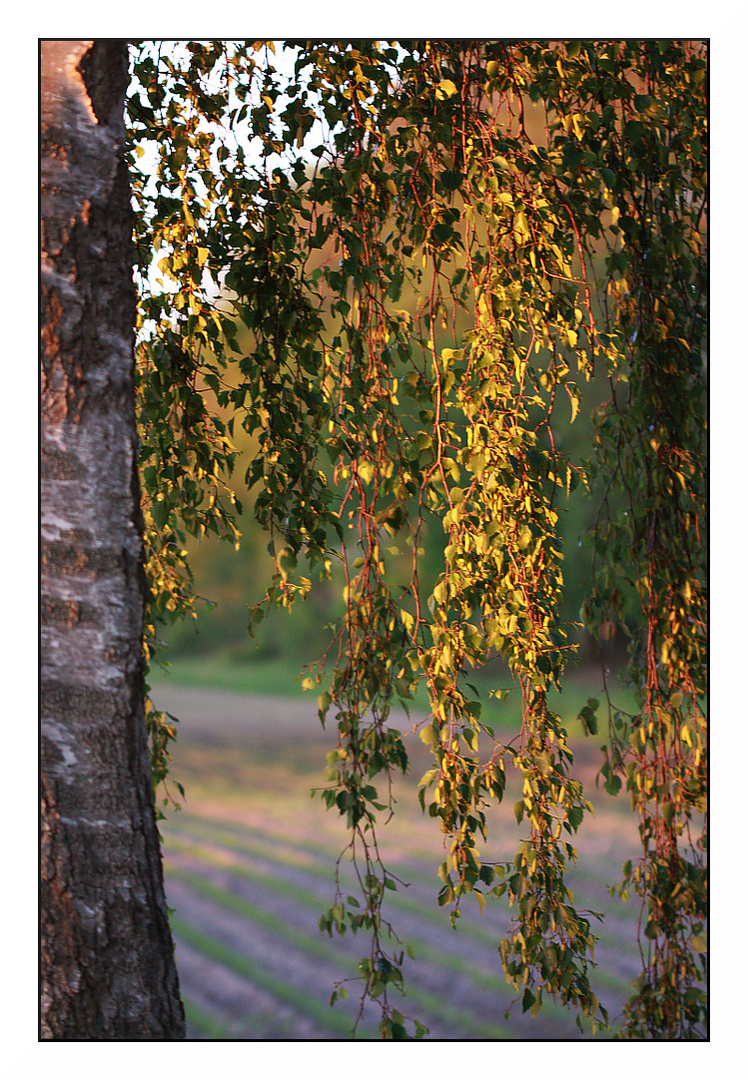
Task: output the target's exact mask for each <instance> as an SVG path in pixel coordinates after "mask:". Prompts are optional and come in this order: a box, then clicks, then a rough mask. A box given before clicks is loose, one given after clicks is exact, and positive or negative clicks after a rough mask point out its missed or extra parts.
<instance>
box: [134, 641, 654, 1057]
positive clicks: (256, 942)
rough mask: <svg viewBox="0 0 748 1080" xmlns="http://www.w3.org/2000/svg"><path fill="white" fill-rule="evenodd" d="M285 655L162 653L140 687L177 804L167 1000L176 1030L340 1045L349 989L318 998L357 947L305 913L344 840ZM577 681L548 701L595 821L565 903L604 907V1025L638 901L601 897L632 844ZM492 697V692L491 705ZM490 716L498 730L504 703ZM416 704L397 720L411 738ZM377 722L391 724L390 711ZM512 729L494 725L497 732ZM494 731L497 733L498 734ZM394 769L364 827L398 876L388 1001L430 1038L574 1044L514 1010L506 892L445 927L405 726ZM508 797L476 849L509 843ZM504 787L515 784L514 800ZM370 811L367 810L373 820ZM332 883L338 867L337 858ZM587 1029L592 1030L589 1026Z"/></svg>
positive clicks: (320, 743) (309, 717) (512, 829)
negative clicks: (171, 717) (166, 725)
mask: <svg viewBox="0 0 748 1080" xmlns="http://www.w3.org/2000/svg"><path fill="white" fill-rule="evenodd" d="M294 671H295V669H294V666H293V664H292V663H291V662H289V661H285V662H280V661H276V662H275V663H273V662H270V661H267V662H255V663H244V664H237V663H233V664H232V663H231V662H229V661H227V660H226V659H225V658H224V659H223V660H221V659H220V658H218V659H217V658H213V659H212V660H198V659H196V658H192V659H184V658H182V659H181V660H180V659H179V658H178V657H176V658H175V659H174V663H173V668H172V672H171V675H170V676H169V677H168V678H166V679H159V680H158V682H156V683H154V688H153V698H154V702H155V704H156V705H157V706H158V707H160V708H164V709H167V710H169V711H170V712H172V713H174V714H175V715H176V716H177V717H179V719H180V723H179V736H178V740H177V743H176V748H175V750H174V754H173V764H172V770H171V776H172V780H173V781H178V782H179V783H181V784H182V785H183V786H184V789H185V793H186V798H184V799H182V798H181V796H179V795H178V794H177V792H176V790H175V789H174V787H173V784H172V792H173V794H175V795H176V797H177V799H178V801H179V802H180V803H181V808H180V809H179V810H174V809H169V810H167V820H166V821H164V822H162V826H161V827H162V833H163V836H164V859H165V870H166V882H167V900H168V903H169V906H170V908H171V909H172V924H173V929H174V934H175V939H176V947H177V960H178V967H179V972H180V979H181V986H182V994H183V998H184V1000H185V1007H186V1011H187V1017H188V1026H189V1037H190V1038H193V1039H339V1038H347V1037H348V1036H349V1035H350V1031H351V1027H352V1024H353V1021H354V1018H355V1014H356V1011H357V1009H358V1000H359V993H358V984H357V983H356V982H351V983H348V984H347V985H348V987H349V996H348V999H347V1000H346V1001H339V1002H338V1003H337V1004H336V1005H335V1006H334V1007H333V1008H331V1007H330V1006H329V998H330V994H331V992H332V990H333V988H334V984H335V983H336V982H338V981H340V980H342V979H351V978H355V975H356V970H355V964H356V961H357V960H358V959H359V958H360V957H362V956H364V955H366V953H367V941H366V939H365V938H361V937H351V935H350V934H346V935H345V937H344V938H343V939H340V938H337V937H335V938H333V939H329V938H327V937H326V936H324V937H323V935H322V934H321V933H320V930H319V928H318V925H317V921H318V919H319V916H320V915H321V914H322V912H323V911H325V910H326V909H327V908H328V907H329V906H330V905H331V904H332V903H333V902H334V893H335V883H334V874H335V863H336V860H337V859H338V856H339V855H340V853H341V851H342V850H343V849H344V847H345V845H346V843H347V838H346V830H345V822H344V820H343V819H342V818H341V817H340V816H339V815H338V814H337V811H335V812H328V811H326V810H325V807H324V804H323V802H322V800H321V799H320V798H319V797H314V798H312V797H311V795H310V792H311V789H312V788H314V787H320V786H323V783H324V781H323V772H324V768H325V765H326V761H325V756H326V753H327V751H329V750H330V749H332V748H333V747H334V746H335V743H336V735H335V731H334V727H333V730H327V731H324V730H323V729H322V727H321V724H320V721H319V719H318V717H317V708H316V694H315V693H314V692H312V693H306V694H302V692H301V689H300V685H299V683H298V682H296V681H295V679H294ZM598 689H599V687H597V686H596V685H594V681H593V679H592V680H591V678H582V677H581V676H578V677H577V678H576V679H573V680H571V681H570V682H569V685H568V687H567V689H566V690H565V691H564V693H563V695H561V698H560V699H558V700H557V702H556V707H557V708H558V710H559V712H560V713H561V715H562V716H563V717H564V718H565V720H566V721H567V724H568V728H569V732H570V742H571V746H572V748H573V749H574V752H575V759H576V760H575V772H576V775H578V776H579V777H580V778H581V779H583V781H584V782H585V787H586V790H587V794H588V797H589V798H590V799H591V801H592V803H593V805H594V807H595V817H594V818H589V819H588V820H586V821H585V822H584V823H583V826H582V829H581V831H580V834H579V836H578V838H577V847H578V850H579V862H578V865H577V867H576V868H574V869H573V870H572V872H571V874H570V882H571V884H572V888H573V890H574V894H575V900H576V903H577V907H578V908H580V909H589V910H593V911H597V912H604V913H605V919H604V921H603V922H602V923H597V922H596V920H593V924H595V926H596V927H597V929H596V933H597V934H598V937H599V939H600V940H599V944H598V947H597V953H596V960H597V961H598V967H597V968H596V970H595V973H594V978H593V987H594V989H595V992H596V994H597V995H598V997H599V998H600V1000H601V1002H602V1003H603V1004H604V1005H605V1006H606V1007H607V1008H608V1010H609V1012H610V1015H611V1019H615V1016H616V1015H617V1013H618V1012H619V1011H620V1008H621V1005H622V1004H623V1002H624V1000H625V999H626V998H627V997H628V993H629V986H630V983H631V981H632V980H633V979H634V978H635V977H636V974H637V969H638V963H639V956H638V948H637V945H636V927H637V919H638V914H639V912H638V903H637V902H636V901H635V900H633V899H632V900H631V901H629V902H628V903H627V904H623V903H621V901H620V900H618V899H617V898H614V897H611V896H610V895H609V893H608V890H607V886H608V885H610V884H612V883H614V882H615V881H617V879H618V877H619V875H620V867H621V863H622V862H623V861H624V860H625V859H627V858H631V857H632V856H635V855H636V841H637V837H636V826H635V822H634V820H633V819H632V818H631V815H630V813H629V812H628V809H629V807H628V800H627V798H626V797H625V796H623V797H621V796H619V797H618V798H617V799H612V798H610V797H609V796H607V795H606V794H605V792H604V791H603V790H602V788H600V789H597V788H596V786H595V774H596V772H597V769H598V768H599V764H600V755H599V751H598V749H597V748H598V746H599V744H600V742H601V741H602V736H600V735H598V736H593V737H586V736H584V735H583V734H582V731H581V727H580V725H579V722H578V721H577V719H576V715H577V713H578V710H579V708H580V707H581V705H583V704H584V702H585V700H586V698H587V697H588V696H589V695H590V694H592V693H594V692H595V691H596V690H598ZM494 708H495V709H496V710H498V709H499V706H498V704H496V705H495V706H494ZM503 710H504V712H503V715H502V716H501V717H500V718H499V717H498V716H492V717H491V719H492V722H494V723H496V722H497V720H498V721H499V726H500V727H501V726H503V727H505V728H508V729H511V728H512V726H513V725H512V721H513V717H512V706H511V701H510V702H509V703H507V704H506V705H505V706H503ZM425 715H426V711H425V710H423V709H421V711H420V712H419V707H418V705H417V706H416V708H415V709H414V711H413V713H412V714H411V717H410V719H409V718H408V717H406V716H405V714H402V715H400V716H398V717H397V719H396V722H397V725H398V726H399V728H400V730H401V731H403V732H412V729H413V727H414V726H415V725H416V724H417V722H418V720H419V719H423V718H424V717H425ZM393 722H394V721H393ZM515 732H516V727H515V728H514V730H513V731H511V730H509V731H508V733H507V737H511V735H512V734H514V733H515ZM497 736H498V737H499V738H501V732H500V731H498V730H497ZM405 741H406V745H407V747H408V750H409V753H410V754H411V757H412V767H411V773H410V775H409V776H408V777H406V778H401V779H399V780H397V781H396V782H395V785H394V792H395V797H396V799H397V807H396V814H395V816H394V817H393V819H392V820H391V821H390V822H389V823H388V824H387V825H386V826H384V825H383V826H382V827H381V830H380V843H381V846H382V854H383V859H384V862H385V864H386V865H387V866H388V868H389V869H390V870H391V871H392V872H393V873H394V874H395V875H397V877H398V878H400V879H401V880H402V881H403V882H405V883H407V885H399V886H398V890H397V891H396V892H392V893H391V894H390V895H389V897H388V902H387V905H386V913H387V914H388V916H389V919H390V921H391V922H392V923H393V925H394V928H395V930H396V931H397V932H398V934H399V935H400V937H401V938H402V940H403V942H404V943H407V944H411V945H412V946H413V947H414V949H415V959H414V960H409V959H408V958H407V957H406V961H405V981H406V989H407V998H405V999H400V998H399V995H397V998H398V1000H393V1004H394V1005H395V1007H396V1008H398V1009H399V1010H400V1011H401V1012H402V1013H403V1014H404V1015H406V1016H407V1015H412V1016H415V1017H417V1018H418V1019H419V1020H420V1021H421V1022H423V1023H424V1024H426V1026H428V1027H429V1029H430V1035H429V1038H432V1039H574V1038H580V1037H589V1034H588V1033H586V1035H585V1036H581V1035H580V1032H579V1030H578V1029H577V1027H576V1025H575V1023H574V1018H573V1016H572V1015H571V1014H569V1013H567V1012H566V1011H565V1010H563V1009H562V1008H560V1007H557V1006H555V1005H553V1003H550V1002H549V1003H548V1004H546V1005H545V1006H544V1008H543V1009H542V1011H541V1012H540V1013H539V1015H538V1016H537V1017H536V1018H535V1019H531V1018H530V1014H529V1013H527V1014H525V1015H523V1014H522V1011H521V1006H520V1005H519V1004H517V1005H516V1006H515V1007H514V1009H513V1010H512V1012H511V1014H510V1017H509V1019H505V1017H504V1012H505V1010H506V1008H507V1006H508V1005H509V1004H510V1002H511V1000H512V997H513V991H512V990H511V988H510V987H508V985H507V984H506V982H505V980H504V976H503V972H502V969H501V962H500V957H499V954H498V951H497V948H498V943H499V940H500V937H501V935H502V933H503V931H504V930H505V929H506V928H507V926H508V924H509V918H510V913H509V911H508V909H507V906H506V904H505V902H504V901H503V900H502V901H498V902H497V901H495V900H494V901H493V902H489V903H488V904H487V905H486V909H485V912H484V914H483V916H481V915H480V914H479V911H478V908H477V904H475V903H472V904H466V905H465V906H464V908H463V912H462V916H461V918H460V920H459V927H458V929H457V930H452V929H451V927H450V924H449V918H448V914H447V911H446V910H445V909H442V908H439V907H438V905H437V901H436V895H437V892H438V890H439V887H440V884H441V883H440V882H439V881H438V878H437V874H436V870H437V867H438V865H439V863H440V862H442V861H443V859H444V853H443V849H442V836H441V833H440V832H439V829H438V826H437V825H436V823H435V822H434V821H433V820H432V819H431V818H429V817H428V815H424V814H423V813H422V811H421V809H420V806H419V804H418V801H417V798H416V785H417V781H418V779H419V778H420V776H421V775H422V773H423V772H424V771H425V770H426V768H428V767H429V765H430V759H429V756H428V752H427V750H426V748H425V747H424V746H423V744H422V743H421V741H420V739H419V738H418V736H417V734H413V733H411V734H408V735H406V740H405ZM511 796H512V791H511V790H510V787H508V789H507V793H506V796H505V801H504V803H503V804H502V806H500V807H497V808H496V809H495V810H494V811H493V812H492V814H491V817H490V831H489V842H488V844H487V845H486V846H485V847H484V848H483V849H482V852H481V856H482V858H484V859H485V860H493V859H500V858H507V857H511V856H513V854H514V853H515V851H516V842H517V840H518V839H519V837H520V834H521V831H520V829H519V828H518V827H517V825H516V823H515V820H514V817H513V815H512V811H511V805H512V801H513V799H512V797H511ZM515 797H516V796H515ZM384 816H385V815H383V817H384ZM342 865H343V871H342V873H343V880H344V881H345V880H346V875H347V877H348V880H351V879H350V870H349V867H348V866H347V864H346V863H345V859H344V860H343V864H342ZM377 1020H378V1013H377V1011H376V1010H375V1009H372V1008H371V1007H368V1008H367V1011H366V1012H365V1014H364V1017H363V1019H362V1022H361V1023H360V1025H359V1028H358V1032H357V1036H358V1037H364V1038H365V1037H376V1023H377ZM603 1037H604V1036H603Z"/></svg>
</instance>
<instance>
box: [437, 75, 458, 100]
mask: <svg viewBox="0 0 748 1080" xmlns="http://www.w3.org/2000/svg"><path fill="white" fill-rule="evenodd" d="M456 93H457V87H456V86H455V84H454V83H453V82H452V80H451V79H442V81H441V82H440V83H439V86H438V88H437V91H436V96H437V97H438V98H439V100H440V101H444V99H445V98H449V97H453V95H454V94H456Z"/></svg>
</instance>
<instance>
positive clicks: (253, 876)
mask: <svg viewBox="0 0 748 1080" xmlns="http://www.w3.org/2000/svg"><path fill="white" fill-rule="evenodd" d="M206 839H207V840H208V841H209V842H210V841H212V842H213V843H216V844H218V845H219V846H221V847H225V848H227V849H228V850H229V851H239V852H244V853H247V854H260V855H261V856H264V857H267V858H270V859H271V860H272V861H274V862H277V863H279V864H283V865H289V866H293V867H295V868H299V869H301V870H303V872H304V873H308V874H309V876H310V877H314V878H316V879H317V880H322V879H323V878H327V872H326V871H325V870H323V869H320V868H319V867H315V866H309V865H303V866H300V864H299V863H298V862H297V861H296V860H294V858H293V855H289V854H282V853H281V852H278V851H277V850H275V849H272V848H271V847H270V845H264V844H262V842H261V841H259V842H256V841H248V840H242V841H239V840H234V839H230V840H229V839H228V838H227V839H225V840H224V839H221V840H213V839H212V837H210V836H208V837H206ZM171 845H172V848H173V850H174V851H182V852H185V853H193V854H195V855H196V856H197V857H198V858H199V859H200V860H201V861H202V862H204V863H206V864H208V865H211V866H222V867H224V868H225V869H227V870H229V871H230V872H231V873H234V874H236V875H237V877H240V878H243V879H244V880H247V881H252V882H254V883H255V884H258V885H261V886H264V887H266V888H268V889H271V890H273V891H277V889H278V885H279V883H278V880H277V879H276V878H274V877H271V876H269V875H267V874H263V873H261V872H260V871H258V870H253V869H251V868H250V867H247V866H236V865H235V864H232V865H230V866H226V864H225V863H223V862H222V860H221V858H220V856H218V855H214V854H212V853H210V852H207V851H205V849H204V848H202V847H199V846H198V845H195V844H190V843H189V842H187V841H184V840H177V839H176V838H172V840H171ZM198 852H199V854H198ZM342 885H345V882H342V881H341V886H342ZM350 888H353V886H352V885H351V886H350ZM281 891H282V892H284V893H285V895H287V896H288V897H290V898H292V899H294V900H296V901H297V902H299V903H300V904H302V905H303V906H304V907H306V908H310V907H311V906H312V905H311V904H310V897H309V894H308V893H307V892H306V891H305V890H304V889H302V888H301V887H299V886H297V885H293V884H291V883H284V884H283V886H282V890H281ZM387 901H388V904H390V905H391V906H392V908H393V909H395V910H399V911H402V912H403V913H406V914H411V915H413V916H415V917H417V918H418V919H419V920H424V921H428V922H430V923H431V925H438V926H441V925H443V923H444V918H443V917H442V916H440V912H439V911H438V910H437V909H433V910H432V908H430V907H429V906H428V905H426V904H424V903H423V902H421V901H418V900H411V899H410V898H408V897H406V896H403V895H402V894H401V893H396V894H395V895H391V896H388V897H387ZM594 929H595V933H596V935H597V937H598V938H599V941H600V943H601V944H603V943H605V944H611V945H616V944H619V945H620V941H619V939H618V938H617V937H616V936H615V935H613V934H609V933H607V931H606V928H605V923H603V924H602V926H601V927H598V926H595V928H594ZM458 932H459V933H460V934H461V935H467V936H468V937H470V938H472V939H473V940H474V941H476V942H477V943H479V944H480V945H483V946H485V947H486V948H487V949H489V948H490V949H491V950H494V949H497V948H498V946H497V943H496V936H495V934H492V933H491V931H490V930H484V929H483V928H482V927H480V926H476V925H475V924H472V923H462V924H461V925H460V928H459V931H458ZM632 952H633V950H632ZM418 953H419V956H420V957H421V958H422V959H424V960H426V961H430V962H431V963H433V964H435V965H436V966H437V967H440V968H446V969H447V970H451V971H453V972H455V973H456V974H467V975H469V976H470V977H471V978H472V980H473V981H474V982H475V983H476V984H478V985H479V986H481V987H482V988H483V989H485V990H487V991H490V992H492V993H499V994H501V993H502V992H504V993H507V992H508V989H509V988H508V984H507V983H506V981H505V979H504V978H503V977H501V976H494V975H488V974H484V973H482V972H480V971H477V970H475V969H474V968H473V967H472V966H471V965H470V964H469V963H468V962H467V961H465V960H463V958H462V957H461V956H458V955H457V954H455V953H453V952H451V951H448V950H445V951H437V950H436V949H433V948H431V947H430V946H429V945H427V944H426V943H425V942H419V943H418ZM594 977H595V979H596V981H597V982H598V984H599V985H600V987H601V988H603V987H604V988H605V989H607V990H609V991H613V992H615V991H616V990H618V991H619V992H620V991H622V990H625V991H626V992H628V989H629V980H628V979H626V978H625V977H624V978H621V977H619V976H617V975H615V974H613V973H611V972H608V971H606V970H605V969H604V968H602V967H599V966H598V967H597V968H596V969H595V974H594ZM556 1009H558V1017H559V1018H560V1017H561V1016H566V1015H568V1013H567V1010H566V1009H565V1007H564V1006H562V1005H555V1004H552V1003H551V1002H549V1005H548V1014H549V1015H556V1014H555V1010H556Z"/></svg>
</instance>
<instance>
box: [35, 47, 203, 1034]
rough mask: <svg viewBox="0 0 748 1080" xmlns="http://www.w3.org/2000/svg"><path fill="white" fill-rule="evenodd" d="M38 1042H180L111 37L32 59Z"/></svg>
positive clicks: (120, 88) (120, 97) (119, 67)
mask: <svg viewBox="0 0 748 1080" xmlns="http://www.w3.org/2000/svg"><path fill="white" fill-rule="evenodd" d="M41 75H42V79H41V125H42V164H41V180H42V203H41V206H42V251H41V415H42V425H41V472H42V528H41V532H42V536H41V551H42V566H41V616H42V666H41V712H42V721H41V725H42V726H41V764H42V773H41V803H42V809H41V825H42V840H41V856H42V858H41V946H42V949H41V973H42V974H41V991H42V1004H41V1035H42V1038H45V1039H50V1038H51V1039H176V1038H182V1037H184V1012H183V1009H182V1004H181V1000H180V997H179V985H178V979H177V971H176V965H175V961H174V948H173V943H172V939H171V933H170V930H169V923H168V918H167V910H166V902H165V897H164V887H163V873H162V866H161V854H160V847H159V836H158V830H157V827H156V820H155V812H154V805H153V793H152V788H151V782H150V767H149V760H148V749H147V741H146V730H145V720H144V713H143V673H142V628H143V607H144V598H145V588H146V585H145V578H144V573H143V542H142V529H141V519H140V488H139V482H138V474H137V435H136V426H135V399H134V325H135V293H134V287H133V280H132V263H133V259H132V218H131V210H130V193H129V181H128V176H127V168H126V163H125V156H124V149H125V141H124V140H125V132H124V96H125V91H126V88H127V83H128V53H127V46H126V44H125V43H124V42H111V41H107V42H91V41H47V42H43V43H42V52H41Z"/></svg>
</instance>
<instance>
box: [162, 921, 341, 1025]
mask: <svg viewBox="0 0 748 1080" xmlns="http://www.w3.org/2000/svg"><path fill="white" fill-rule="evenodd" d="M172 925H173V927H174V933H175V934H176V936H177V937H178V938H181V939H182V941H184V942H185V943H186V944H187V945H190V946H191V947H192V948H193V949H196V950H197V951H198V952H201V953H202V954H203V955H204V956H208V957H210V959H211V960H215V961H216V962H217V963H219V964H223V966H224V967H227V968H229V969H230V970H231V971H233V972H235V973H236V974H237V975H241V976H242V978H244V979H247V980H248V981H249V982H252V983H254V985H255V986H259V987H260V988H261V989H262V990H266V991H267V992H268V993H269V994H272V995H273V997H274V998H276V1000H278V1001H281V1002H283V1003H285V1004H287V1005H290V1006H291V1007H292V1008H294V1009H296V1010H297V1011H298V1012H300V1013H301V1014H302V1015H305V1016H309V1017H311V1018H312V1019H313V1020H314V1021H315V1022H316V1023H318V1024H320V1026H322V1027H323V1028H326V1029H327V1030H328V1031H330V1032H332V1033H334V1034H335V1035H343V1036H346V1037H350V1035H351V1028H352V1026H353V1022H352V1020H351V1019H350V1018H347V1017H345V1016H341V1014H340V1013H336V1012H333V1010H332V1009H331V1007H330V1006H328V1005H324V1004H322V1003H321V1002H319V1001H316V1000H315V999H314V998H312V997H310V996H309V995H308V994H307V993H305V992H304V991H302V990H297V989H296V988H295V987H294V986H289V985H288V984H287V983H285V982H283V981H282V980H281V979H276V978H275V977H274V976H273V975H271V974H270V973H269V972H268V971H267V970H266V969H265V968H264V967H262V966H261V965H260V964H258V963H257V962H256V961H254V960H251V959H250V958H249V957H248V956H240V955H239V954H237V953H235V952H233V951H232V950H231V949H229V948H227V946H225V945H223V944H222V943H221V942H220V941H217V940H216V939H215V938H214V937H211V936H210V935H209V934H205V933H203V932H202V931H201V930H198V929H197V927H195V926H193V925H192V924H191V923H188V922H186V921H185V920H184V919H181V918H179V917H178V916H175V915H172ZM185 1011H186V1010H185ZM359 1037H361V1036H359Z"/></svg>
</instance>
